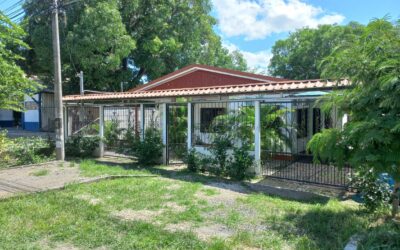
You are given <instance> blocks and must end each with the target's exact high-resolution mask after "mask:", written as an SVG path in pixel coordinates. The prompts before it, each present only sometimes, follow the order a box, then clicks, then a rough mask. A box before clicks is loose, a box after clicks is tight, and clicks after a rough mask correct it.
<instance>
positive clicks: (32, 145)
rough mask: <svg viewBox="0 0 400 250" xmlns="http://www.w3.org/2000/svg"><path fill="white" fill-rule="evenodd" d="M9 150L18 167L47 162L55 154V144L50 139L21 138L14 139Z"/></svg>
mask: <svg viewBox="0 0 400 250" xmlns="http://www.w3.org/2000/svg"><path fill="white" fill-rule="evenodd" d="M11 150H12V154H13V155H14V158H15V159H16V160H17V161H16V162H17V164H18V165H25V164H33V163H39V162H44V161H47V160H49V159H50V158H51V157H52V156H53V154H54V152H55V144H54V142H53V141H52V140H51V139H50V138H48V139H47V140H46V139H43V138H39V137H29V138H25V137H21V138H17V139H14V143H13V146H12V147H11Z"/></svg>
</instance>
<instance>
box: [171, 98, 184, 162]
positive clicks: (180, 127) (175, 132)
mask: <svg viewBox="0 0 400 250" xmlns="http://www.w3.org/2000/svg"><path fill="white" fill-rule="evenodd" d="M187 119H188V110H187V104H186V103H182V104H181V103H174V104H168V105H167V163H168V164H181V163H183V162H184V158H185V156H186V152H187Z"/></svg>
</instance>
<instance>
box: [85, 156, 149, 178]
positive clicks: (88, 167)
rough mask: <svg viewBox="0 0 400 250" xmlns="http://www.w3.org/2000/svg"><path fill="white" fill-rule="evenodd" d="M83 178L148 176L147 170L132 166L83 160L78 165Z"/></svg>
mask: <svg viewBox="0 0 400 250" xmlns="http://www.w3.org/2000/svg"><path fill="white" fill-rule="evenodd" d="M79 166H80V170H81V173H82V175H83V176H86V177H94V176H100V175H149V174H151V173H150V172H149V171H148V170H146V169H143V168H138V167H136V166H134V165H108V164H101V163H97V162H95V160H83V161H81V162H80V163H79Z"/></svg>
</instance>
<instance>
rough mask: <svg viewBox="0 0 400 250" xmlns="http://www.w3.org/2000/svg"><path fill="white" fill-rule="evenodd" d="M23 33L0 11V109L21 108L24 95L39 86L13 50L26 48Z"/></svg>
mask: <svg viewBox="0 0 400 250" xmlns="http://www.w3.org/2000/svg"><path fill="white" fill-rule="evenodd" d="M24 35H25V33H24V31H23V30H22V29H21V27H19V26H18V25H16V24H14V23H12V22H11V21H10V19H8V18H7V17H6V16H5V15H4V14H3V13H2V12H0V109H11V110H16V111H20V110H22V109H23V108H24V106H23V101H24V98H25V95H27V94H28V95H29V94H33V93H34V92H35V91H36V90H37V89H38V88H39V87H40V85H39V84H38V83H35V82H33V81H30V80H29V79H28V78H27V77H26V75H25V73H24V71H23V70H22V69H21V68H20V66H19V65H18V62H19V61H21V60H23V57H21V56H20V55H19V54H18V53H16V52H15V51H20V50H23V49H27V48H28V46H27V45H26V44H25V43H24V42H23V37H24Z"/></svg>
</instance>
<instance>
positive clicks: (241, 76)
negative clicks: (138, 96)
mask: <svg viewBox="0 0 400 250" xmlns="http://www.w3.org/2000/svg"><path fill="white" fill-rule="evenodd" d="M285 80H287V79H283V78H277V77H271V76H265V75H259V74H253V73H248V72H242V71H237V70H231V69H224V68H218V67H213V66H207V65H200V64H193V65H189V66H187V67H184V68H181V69H179V70H176V71H174V72H172V73H170V74H167V75H165V76H162V77H160V78H157V79H155V80H153V81H151V82H149V83H147V84H144V85H141V86H138V87H136V88H133V89H131V90H128V92H135V91H140V90H150V89H151V90H161V89H180V88H194V87H210V86H224V85H236V84H237V85H242V84H248V83H257V82H278V81H285Z"/></svg>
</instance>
